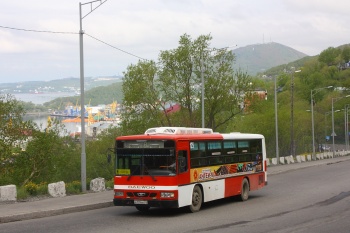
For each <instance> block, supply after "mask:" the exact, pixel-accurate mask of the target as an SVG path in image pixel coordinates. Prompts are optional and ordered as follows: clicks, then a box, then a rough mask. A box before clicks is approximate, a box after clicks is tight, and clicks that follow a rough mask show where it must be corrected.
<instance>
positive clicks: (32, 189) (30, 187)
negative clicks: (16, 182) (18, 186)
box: [24, 182, 38, 196]
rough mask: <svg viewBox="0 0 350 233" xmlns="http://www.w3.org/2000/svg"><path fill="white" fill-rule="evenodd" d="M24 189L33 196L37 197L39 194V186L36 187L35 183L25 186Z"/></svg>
mask: <svg viewBox="0 0 350 233" xmlns="http://www.w3.org/2000/svg"><path fill="white" fill-rule="evenodd" d="M24 188H25V190H26V191H27V192H28V193H29V194H30V195H31V196H35V195H37V194H38V185H36V184H35V183H33V182H29V183H28V184H26V185H25V186H24Z"/></svg>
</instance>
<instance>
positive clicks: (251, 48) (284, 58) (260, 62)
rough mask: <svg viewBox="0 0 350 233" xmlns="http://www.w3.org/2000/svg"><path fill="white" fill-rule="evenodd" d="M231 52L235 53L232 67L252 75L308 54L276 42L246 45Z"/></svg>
mask: <svg viewBox="0 0 350 233" xmlns="http://www.w3.org/2000/svg"><path fill="white" fill-rule="evenodd" d="M232 52H233V53H234V54H235V55H236V61H235V63H234V65H233V67H234V68H235V69H239V68H240V69H242V70H243V71H246V72H247V73H248V74H249V75H252V76H255V75H257V74H258V73H262V72H264V71H266V70H268V69H270V68H272V67H275V66H279V65H282V64H287V63H290V62H292V61H296V60H299V59H301V58H304V57H307V56H308V55H307V54H305V53H302V52H299V51H297V50H295V49H293V48H291V47H288V46H286V45H283V44H280V43H276V42H269V43H263V44H252V45H247V46H244V47H240V48H237V49H234V50H232Z"/></svg>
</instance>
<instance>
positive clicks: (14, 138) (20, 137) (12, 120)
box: [0, 94, 32, 176]
mask: <svg viewBox="0 0 350 233" xmlns="http://www.w3.org/2000/svg"><path fill="white" fill-rule="evenodd" d="M24 114H25V110H24V109H23V106H22V105H21V104H20V102H19V101H17V100H16V99H15V98H14V97H13V96H12V95H9V94H7V95H0V167H1V169H0V176H2V175H5V174H7V173H9V172H10V170H9V164H11V163H12V162H13V160H14V159H15V157H16V156H17V155H18V153H20V152H21V150H22V147H23V146H24V145H25V142H26V140H27V138H28V136H29V134H30V133H31V130H32V127H31V124H30V122H23V119H22V116H23V115H24Z"/></svg>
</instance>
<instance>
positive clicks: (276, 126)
mask: <svg viewBox="0 0 350 233" xmlns="http://www.w3.org/2000/svg"><path fill="white" fill-rule="evenodd" d="M275 130H276V160H277V164H278V163H279V162H278V161H279V148H278V114H277V77H275Z"/></svg>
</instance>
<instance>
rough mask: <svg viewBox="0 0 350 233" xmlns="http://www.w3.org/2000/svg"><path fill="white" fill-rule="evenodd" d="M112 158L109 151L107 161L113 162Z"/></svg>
mask: <svg viewBox="0 0 350 233" xmlns="http://www.w3.org/2000/svg"><path fill="white" fill-rule="evenodd" d="M111 160H112V156H111V154H110V153H108V155H107V163H111Z"/></svg>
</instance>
